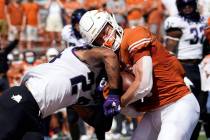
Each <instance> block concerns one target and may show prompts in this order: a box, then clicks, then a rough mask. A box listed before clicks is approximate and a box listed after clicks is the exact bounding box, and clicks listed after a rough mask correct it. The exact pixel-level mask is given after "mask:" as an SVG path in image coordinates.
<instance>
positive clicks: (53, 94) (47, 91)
mask: <svg viewBox="0 0 210 140" xmlns="http://www.w3.org/2000/svg"><path fill="white" fill-rule="evenodd" d="M99 71H100V68H98V69H90V68H89V67H88V65H87V64H85V63H84V62H82V61H80V59H79V58H78V57H77V56H75V54H74V48H66V49H65V50H64V51H63V52H62V53H61V54H59V55H58V56H57V57H55V58H54V59H53V60H51V61H50V63H45V64H41V65H38V66H36V67H34V68H32V69H30V70H29V71H28V72H27V73H26V74H25V76H24V78H23V80H22V83H25V85H26V86H27V87H28V89H29V90H30V91H31V93H32V95H33V97H34V98H35V100H36V102H37V103H38V105H39V107H40V111H41V113H42V117H43V118H44V117H46V116H48V115H50V114H52V113H53V112H55V111H56V110H58V109H61V108H63V107H67V106H69V105H72V104H75V103H77V104H81V105H91V104H94V100H93V97H92V94H94V90H95V87H96V85H95V79H96V77H97V76H98V73H99Z"/></svg>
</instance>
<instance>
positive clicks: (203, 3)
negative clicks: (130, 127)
mask: <svg viewBox="0 0 210 140" xmlns="http://www.w3.org/2000/svg"><path fill="white" fill-rule="evenodd" d="M198 6H199V10H200V13H201V15H203V16H207V17H209V16H210V1H209V0H198Z"/></svg>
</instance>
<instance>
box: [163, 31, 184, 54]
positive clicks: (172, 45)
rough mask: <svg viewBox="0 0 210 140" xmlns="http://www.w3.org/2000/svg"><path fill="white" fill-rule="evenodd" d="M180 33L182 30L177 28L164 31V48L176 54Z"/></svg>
mask: <svg viewBox="0 0 210 140" xmlns="http://www.w3.org/2000/svg"><path fill="white" fill-rule="evenodd" d="M181 35H182V31H181V30H180V29H178V28H176V29H171V30H168V31H166V36H165V38H164V39H165V45H166V49H167V50H168V51H170V52H171V53H173V54H175V55H177V49H178V43H179V38H180V37H181Z"/></svg>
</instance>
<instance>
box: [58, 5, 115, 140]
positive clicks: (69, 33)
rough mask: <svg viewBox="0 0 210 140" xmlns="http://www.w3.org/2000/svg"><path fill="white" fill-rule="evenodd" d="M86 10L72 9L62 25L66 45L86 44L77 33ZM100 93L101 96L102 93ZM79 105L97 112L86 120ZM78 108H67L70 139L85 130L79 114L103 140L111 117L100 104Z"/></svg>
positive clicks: (82, 45) (73, 138)
mask: <svg viewBox="0 0 210 140" xmlns="http://www.w3.org/2000/svg"><path fill="white" fill-rule="evenodd" d="M86 12H87V11H86V10H85V9H83V8H81V9H76V10H75V11H73V13H72V15H71V24H69V25H66V26H64V28H63V30H62V32H61V35H62V39H63V40H64V41H65V44H66V46H67V47H85V46H86V44H87V43H86V42H85V40H84V39H83V38H82V36H81V34H80V33H79V21H80V19H81V17H82V15H83V14H85V13H86ZM101 77H102V75H100V78H101ZM99 81H100V79H99ZM96 83H98V82H96ZM96 92H98V91H96ZM100 95H101V96H103V95H102V94H100ZM94 100H97V101H96V102H99V101H98V100H103V99H102V98H101V97H100V96H99V97H97V99H94ZM100 102H101V101H100ZM100 102H99V103H100ZM81 107H82V108H83V109H84V110H89V111H90V112H92V111H93V110H94V113H95V112H97V113H96V114H94V115H91V117H89V118H88V120H87V118H86V117H85V118H84V117H83V116H80V112H81V111H80V110H81ZM79 108H80V109H79V110H78V105H77V107H72V106H70V107H68V108H67V114H68V122H69V127H70V131H71V137H72V140H78V139H79V137H80V132H81V135H84V136H85V132H84V129H85V128H83V127H84V125H83V122H82V120H81V119H79V118H78V117H79V116H80V117H82V119H83V120H84V121H86V122H87V123H88V124H89V125H91V126H93V127H94V128H95V133H96V137H97V139H98V140H104V139H105V131H108V130H109V129H110V127H111V124H112V118H110V117H105V116H104V115H103V112H101V111H100V104H96V105H91V106H86V107H85V106H82V105H81V106H80V107H79ZM78 111H79V112H78ZM86 116H88V115H86ZM77 121H78V125H79V126H77ZM97 122H98V123H97ZM103 122H104V123H103ZM102 124H104V125H102ZM103 126H104V127H103Z"/></svg>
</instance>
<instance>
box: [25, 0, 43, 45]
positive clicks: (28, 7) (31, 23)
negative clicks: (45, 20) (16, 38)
mask: <svg viewBox="0 0 210 140" xmlns="http://www.w3.org/2000/svg"><path fill="white" fill-rule="evenodd" d="M39 9H40V6H39V5H38V4H37V3H36V2H34V0H27V2H25V3H23V10H24V17H23V27H24V33H23V40H24V41H26V43H27V44H26V47H27V49H32V48H33V47H34V45H35V42H36V41H37V39H38V36H37V35H38V26H39V20H38V19H40V18H39Z"/></svg>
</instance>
